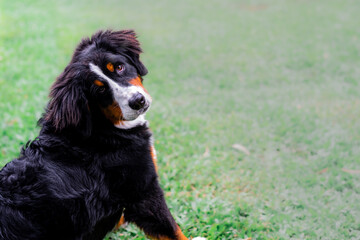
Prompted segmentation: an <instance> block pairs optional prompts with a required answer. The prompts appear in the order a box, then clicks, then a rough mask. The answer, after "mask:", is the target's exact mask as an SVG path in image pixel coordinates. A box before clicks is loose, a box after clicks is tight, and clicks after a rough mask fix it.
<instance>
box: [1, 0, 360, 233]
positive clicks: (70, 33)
mask: <svg viewBox="0 0 360 240" xmlns="http://www.w3.org/2000/svg"><path fill="white" fill-rule="evenodd" d="M359 12H360V2H358V1H355V0H353V1H351V0H344V1H336V0H319V1H306V0H302V1H300V0H298V1H285V0H283V1H281V0H273V1H270V0H268V1H266V0H256V1H252V0H247V1H245V0H243V1H236V0H233V1H230V0H224V1H218V0H209V1H200V0H195V1H190V0H186V1H165V0H160V1H138V0H135V1H126V2H125V1H115V0H114V1H111V0H106V1H98V2H95V1H84V0H81V1H70V0H63V1H56V2H55V1H54V2H50V1H41V0H33V1H30V0H21V1H20V0H19V1H10V0H4V1H1V2H0V120H1V121H0V125H1V128H0V139H1V142H0V159H1V160H0V165H4V164H5V163H6V162H8V161H10V160H11V159H13V158H14V157H16V156H18V153H19V149H20V147H21V146H22V145H23V144H24V143H25V142H27V141H28V140H29V139H33V138H34V137H36V135H37V134H38V131H39V129H38V128H37V127H36V121H37V119H38V118H39V117H40V115H41V113H42V111H43V108H44V106H45V104H46V101H47V94H48V89H49V87H50V85H51V83H52V82H53V81H54V79H55V78H56V76H57V75H59V74H60V72H61V71H62V69H63V68H64V67H65V66H66V64H67V63H68V61H69V59H70V56H71V54H72V51H73V50H74V48H75V46H76V44H77V43H78V42H79V40H80V39H81V38H82V37H83V36H89V35H91V34H92V33H93V32H94V31H96V30H98V29H104V28H113V29H123V28H134V29H135V30H136V31H137V32H138V35H139V39H140V41H141V42H142V46H143V49H144V51H145V53H144V54H143V56H142V59H143V62H144V63H145V65H146V66H147V67H148V69H149V75H148V76H147V77H146V78H145V86H146V88H147V89H148V90H149V92H150V93H151V95H152V97H153V98H154V103H153V106H152V108H151V110H150V112H149V113H148V114H147V118H148V120H149V121H150V125H151V128H152V130H153V132H154V135H155V139H156V148H157V152H158V155H159V168H160V180H161V185H162V187H163V189H164V191H165V192H166V196H167V202H168V204H169V207H170V209H171V211H172V213H173V214H174V216H175V218H176V220H177V222H178V223H179V225H181V228H182V229H183V232H184V233H185V234H186V235H188V236H204V237H207V238H208V239H244V238H247V237H252V239H360V237H359V236H360V201H359V199H360V173H359V171H355V172H351V171H350V172H349V171H347V170H348V169H350V170H360V121H359V120H358V118H359V116H360V86H359V77H360V58H359V54H360V28H359V22H360V14H359ZM234 144H241V145H243V146H245V147H246V148H247V149H248V150H249V151H250V154H249V155H248V154H245V153H244V152H243V151H239V150H237V149H236V148H234V147H233V145H234ZM122 237H123V238H125V239H145V237H144V235H143V234H142V233H141V232H140V231H139V230H137V229H136V228H135V227H134V226H131V225H130V226H128V227H127V228H125V229H121V230H120V231H119V232H116V233H112V234H110V235H109V236H108V238H107V239H122Z"/></svg>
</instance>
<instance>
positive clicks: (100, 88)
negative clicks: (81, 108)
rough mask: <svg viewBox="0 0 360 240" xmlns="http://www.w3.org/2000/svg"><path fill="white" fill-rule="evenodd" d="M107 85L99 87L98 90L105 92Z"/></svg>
mask: <svg viewBox="0 0 360 240" xmlns="http://www.w3.org/2000/svg"><path fill="white" fill-rule="evenodd" d="M105 90H106V89H105V87H104V86H101V87H99V88H98V91H99V93H103V92H105Z"/></svg>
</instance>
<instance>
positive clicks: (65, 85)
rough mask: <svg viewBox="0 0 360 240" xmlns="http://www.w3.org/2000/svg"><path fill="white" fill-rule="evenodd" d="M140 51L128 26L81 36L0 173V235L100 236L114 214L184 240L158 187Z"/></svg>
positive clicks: (39, 238)
mask: <svg viewBox="0 0 360 240" xmlns="http://www.w3.org/2000/svg"><path fill="white" fill-rule="evenodd" d="M140 53H141V48H140V45H139V42H138V41H137V39H136V36H135V33H134V32H133V31H132V30H126V31H99V32H97V33H95V34H94V35H93V36H92V37H91V38H86V39H83V40H82V41H81V43H80V44H79V45H78V47H77V48H76V50H75V52H74V55H73V57H72V59H71V61H70V63H69V65H68V66H67V67H66V68H65V70H64V72H63V73H62V74H61V75H60V76H59V77H58V78H57V80H56V81H55V83H54V84H53V86H52V88H51V92H50V101H49V103H48V105H47V108H46V110H45V113H44V115H43V117H42V118H41V119H40V120H39V126H40V127H41V130H40V133H39V136H38V137H37V138H36V139H35V140H33V141H31V142H28V143H27V144H26V146H25V147H24V148H23V149H22V151H21V154H20V157H19V158H17V159H15V160H13V161H11V162H9V163H8V164H7V165H6V166H5V167H4V168H3V169H2V170H1V171H0V239H6V240H19V239H22V240H24V239H29V240H30V239H31V240H32V239H34V240H48V239H53V240H56V239H59V240H60V239H61V240H72V239H84V240H85V239H87V240H90V239H103V238H104V236H105V235H106V234H107V233H108V232H109V231H111V230H112V229H113V228H114V226H115V225H116V224H117V222H118V221H119V219H120V218H121V216H122V215H123V216H124V218H125V221H128V222H132V223H135V224H136V225H138V226H139V227H140V228H141V229H143V230H144V232H145V233H146V234H147V235H148V236H150V237H152V238H155V239H187V238H186V237H185V236H184V235H183V234H182V233H181V230H180V229H179V227H178V225H177V224H176V223H175V221H174V219H173V217H172V216H171V214H170V212H169V210H168V207H167V206H166V203H165V200H164V194H163V191H162V190H161V188H160V186H159V182H158V177H157V173H156V169H155V168H156V166H155V162H154V161H155V157H154V156H153V155H154V153H153V152H152V149H153V146H152V140H151V139H152V136H151V135H152V134H151V132H150V130H149V129H148V126H147V122H146V121H145V120H144V113H145V112H146V110H147V109H148V108H149V105H150V103H151V99H150V98H149V96H145V97H144V96H143V95H144V94H145V93H144V92H146V90H145V89H144V88H143V86H142V76H144V75H145V74H146V73H147V69H146V67H145V66H144V65H143V64H142V62H141V61H140V58H139V54H140ZM91 66H95V67H98V68H97V69H100V70H98V72H96V71H94V69H95V68H93V69H91ZM99 71H101V72H102V73H103V74H104V75H103V76H101V74H99ZM105 76H106V77H105ZM114 84H115V85H114ZM129 89H132V90H131V91H130V90H129ZM141 89H143V90H141ZM139 93H141V94H142V95H141V96H140V95H136V94H139ZM146 93H147V92H146ZM119 99H120V100H121V101H122V102H121V101H120V100H119ZM124 99H125V100H127V101H128V102H129V104H128V103H126V101H125V100H124ZM130 102H132V103H131V104H130ZM126 104H127V105H126ZM129 106H135V107H129ZM125 108H126V109H127V110H126V112H125Z"/></svg>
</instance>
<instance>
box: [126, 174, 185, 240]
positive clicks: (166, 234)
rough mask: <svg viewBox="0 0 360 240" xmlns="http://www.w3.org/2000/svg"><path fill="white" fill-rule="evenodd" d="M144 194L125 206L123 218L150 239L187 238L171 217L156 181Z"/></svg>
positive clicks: (171, 239)
mask: <svg viewBox="0 0 360 240" xmlns="http://www.w3.org/2000/svg"><path fill="white" fill-rule="evenodd" d="M144 195H145V196H146V197H145V198H144V199H142V200H141V201H139V202H137V203H135V204H131V205H129V206H127V207H126V208H125V212H124V216H125V220H126V221H128V222H133V223H135V224H136V225H137V226H138V227H139V228H141V229H142V230H143V231H144V232H145V234H146V235H147V236H148V237H149V238H151V239H158V240H187V239H188V238H187V237H185V235H184V234H183V233H182V231H181V230H180V228H179V226H178V225H177V224H176V222H175V220H174V218H173V217H172V215H171V213H170V211H169V209H168V207H167V205H166V202H165V198H164V194H163V191H162V190H161V188H160V186H159V184H158V182H157V181H154V182H153V186H152V187H151V191H149V192H147V193H146V194H144Z"/></svg>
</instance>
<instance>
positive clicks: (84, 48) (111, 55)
mask: <svg viewBox="0 0 360 240" xmlns="http://www.w3.org/2000/svg"><path fill="white" fill-rule="evenodd" d="M141 52H142V50H141V48H140V44H139V42H138V40H137V39H136V34H135V32H134V31H132V30H124V31H109V30H108V31H99V32H97V33H95V34H94V35H93V36H92V37H91V38H86V39H83V40H82V41H81V43H80V44H79V45H78V47H77V48H76V50H75V52H74V55H73V57H72V60H71V61H70V64H69V65H68V66H67V67H66V68H65V70H64V72H63V73H62V74H61V75H60V76H59V77H58V78H57V80H56V81H55V83H54V84H53V86H52V88H51V92H50V98H51V99H50V102H49V104H48V107H47V111H46V113H45V116H44V119H45V120H46V121H48V122H50V123H51V124H52V125H53V126H54V127H55V129H56V130H58V131H59V130H62V129H64V128H69V127H70V128H78V127H81V126H82V127H84V126H85V128H86V129H85V131H90V128H91V127H90V125H91V124H92V118H93V117H94V116H92V114H93V113H94V112H97V113H101V114H103V117H104V119H106V120H107V121H109V122H111V123H112V124H113V125H114V126H116V127H118V128H130V127H132V126H136V125H138V124H141V123H142V122H144V121H145V120H144V116H143V115H144V113H145V112H146V111H147V110H148V108H149V106H150V104H151V97H150V95H149V94H148V92H147V91H146V90H145V88H144V86H143V84H142V82H143V78H142V76H144V75H146V74H147V69H146V67H145V66H144V65H143V64H142V62H141V61H140V58H139V55H140V53H141ZM80 125H81V126H80Z"/></svg>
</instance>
